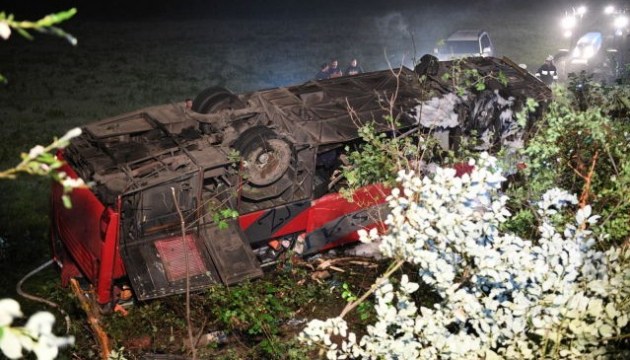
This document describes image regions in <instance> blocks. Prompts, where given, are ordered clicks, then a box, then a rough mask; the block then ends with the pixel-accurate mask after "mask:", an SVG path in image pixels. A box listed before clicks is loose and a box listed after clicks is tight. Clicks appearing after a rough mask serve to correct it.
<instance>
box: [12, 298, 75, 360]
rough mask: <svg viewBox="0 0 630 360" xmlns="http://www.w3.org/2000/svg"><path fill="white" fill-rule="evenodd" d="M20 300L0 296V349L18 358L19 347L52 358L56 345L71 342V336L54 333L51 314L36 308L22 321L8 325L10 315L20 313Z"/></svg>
mask: <svg viewBox="0 0 630 360" xmlns="http://www.w3.org/2000/svg"><path fill="white" fill-rule="evenodd" d="M21 316H22V311H21V310H20V304H19V303H18V302H17V301H15V300H13V299H2V300H0V350H1V351H2V353H3V354H4V355H5V356H6V357H8V358H9V359H19V358H21V357H22V355H23V354H22V351H23V350H26V351H32V352H33V353H34V354H35V355H36V356H37V358H38V359H39V360H46V359H54V358H56V357H57V354H58V352H59V348H60V347H63V346H66V345H73V344H74V337H73V336H69V337H57V336H55V335H54V334H53V333H52V326H53V324H54V322H55V317H54V316H53V314H51V313H49V312H45V311H40V312H37V313H35V314H33V315H32V316H31V317H30V318H29V319H28V321H27V322H26V325H24V326H22V327H12V326H11V323H12V322H13V319H14V318H17V317H21Z"/></svg>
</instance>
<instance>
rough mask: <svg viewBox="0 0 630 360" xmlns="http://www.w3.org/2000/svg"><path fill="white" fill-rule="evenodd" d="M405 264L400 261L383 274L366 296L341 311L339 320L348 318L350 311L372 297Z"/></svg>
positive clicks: (403, 261)
mask: <svg viewBox="0 0 630 360" xmlns="http://www.w3.org/2000/svg"><path fill="white" fill-rule="evenodd" d="M404 263H405V260H398V261H397V262H396V263H395V264H394V266H392V268H391V269H389V270H388V271H387V272H385V274H383V276H381V277H380V278H378V279H377V280H376V282H375V283H374V284H372V287H371V288H370V290H368V291H366V292H365V294H363V295H361V297H360V298H358V299H357V300H356V301H353V302H351V303H349V304H348V305H346V307H345V308H343V310H342V311H341V314H339V318H341V319H343V317H344V316H346V315H347V314H348V313H349V312H350V311H352V310H354V308H356V307H357V306H359V304H361V303H362V302H363V301H365V299H367V297H368V296H370V295H372V293H374V292H375V291H376V289H378V288H379V287H380V286H381V285H382V284H383V283H384V282H385V281H386V280H387V279H389V277H390V276H392V274H393V273H394V272H395V271H396V270H398V269H400V267H401V266H402V265H403V264H404Z"/></svg>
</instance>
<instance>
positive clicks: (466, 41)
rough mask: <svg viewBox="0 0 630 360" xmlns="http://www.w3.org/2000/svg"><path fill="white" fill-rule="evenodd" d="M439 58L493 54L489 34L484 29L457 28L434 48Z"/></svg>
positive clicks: (451, 58)
mask: <svg viewBox="0 0 630 360" xmlns="http://www.w3.org/2000/svg"><path fill="white" fill-rule="evenodd" d="M434 52H435V53H436V56H437V57H438V59H439V60H453V59H459V58H464V57H470V56H495V53H494V45H492V41H491V40H490V35H488V33H487V32H486V31H484V30H458V31H456V32H454V33H453V34H451V35H450V36H449V37H448V38H447V39H446V41H444V43H443V44H442V45H441V46H440V47H438V48H436V49H435V50H434Z"/></svg>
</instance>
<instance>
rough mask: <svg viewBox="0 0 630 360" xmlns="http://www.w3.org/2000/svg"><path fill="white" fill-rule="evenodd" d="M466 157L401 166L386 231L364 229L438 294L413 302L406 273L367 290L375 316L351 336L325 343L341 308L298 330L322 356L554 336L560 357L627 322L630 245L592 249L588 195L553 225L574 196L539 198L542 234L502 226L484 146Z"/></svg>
mask: <svg viewBox="0 0 630 360" xmlns="http://www.w3.org/2000/svg"><path fill="white" fill-rule="evenodd" d="M470 164H471V165H474V170H473V171H472V172H471V173H470V174H465V175H463V176H461V177H459V178H458V177H455V172H454V170H453V169H448V168H437V169H436V170H435V172H433V173H432V174H430V175H429V176H425V177H419V176H417V175H416V174H415V173H414V172H411V171H410V172H405V171H402V172H400V173H399V174H398V177H397V181H398V182H399V183H400V190H399V189H394V191H392V192H391V195H390V196H389V197H388V199H387V200H388V204H389V206H390V208H391V211H390V214H389V215H388V216H387V218H386V220H385V224H386V225H387V228H388V231H387V232H386V233H385V234H382V235H379V234H378V233H377V232H374V233H370V234H368V233H367V231H365V232H362V233H361V237H362V238H365V239H368V240H369V241H374V242H375V243H378V244H380V245H379V246H380V249H381V251H382V253H383V255H384V256H388V257H391V258H396V259H398V260H405V261H406V262H408V263H410V264H412V265H414V266H416V267H417V271H418V272H417V275H418V276H419V277H420V278H421V279H422V281H424V283H426V284H427V285H429V286H430V287H431V288H432V290H433V291H435V292H436V293H437V295H439V297H440V298H442V299H443V301H442V302H439V303H437V304H435V305H433V306H432V307H427V306H422V304H417V303H415V301H414V300H413V299H412V298H411V297H410V296H409V295H410V294H411V293H413V292H415V291H417V289H418V288H419V284H416V283H413V282H410V281H409V276H408V275H406V274H404V275H403V276H402V277H401V279H400V281H399V282H398V283H395V282H394V283H392V282H385V283H384V284H383V285H381V286H380V287H379V288H378V289H377V291H376V292H375V311H376V313H377V319H376V322H375V323H374V324H372V325H369V326H367V328H366V329H365V332H366V335H364V336H363V337H362V338H361V339H360V341H359V342H358V344H357V342H356V338H354V337H353V338H352V340H350V339H349V338H348V339H344V340H341V343H340V346H337V345H336V344H333V343H332V341H331V338H330V334H332V333H334V329H335V327H338V326H339V325H338V323H339V322H340V321H343V320H341V319H338V318H337V319H333V320H331V319H329V320H327V321H325V322H323V321H321V320H313V321H312V322H311V323H309V325H308V326H307V328H306V329H305V330H304V331H303V332H302V334H301V335H300V336H301V337H300V338H301V339H302V340H303V341H307V342H315V343H319V344H324V345H325V346H326V347H327V348H328V350H329V351H328V357H329V358H334V357H333V356H337V357H342V356H346V357H348V358H369V359H381V358H383V359H479V358H486V359H491V358H510V359H511V358H519V359H537V358H541V357H544V351H546V350H545V349H544V348H541V343H540V342H539V341H537V340H536V339H542V340H541V341H550V342H553V343H554V344H555V345H554V346H555V348H556V349H557V354H559V356H560V357H561V358H567V359H570V358H576V357H579V356H580V354H603V353H604V352H605V345H606V344H605V341H601V340H602V339H604V338H609V337H613V336H618V335H620V332H621V329H622V328H623V327H624V326H626V324H627V323H628V315H627V313H626V311H624V310H626V309H624V308H623V307H622V305H623V304H624V301H626V299H627V298H628V296H629V295H630V270H628V269H627V266H625V267H624V266H620V265H619V264H624V263H625V264H627V263H628V261H629V260H630V251H628V250H627V249H623V250H622V249H618V248H612V249H610V250H608V251H606V252H601V251H599V250H597V249H596V247H595V244H596V243H597V239H595V238H593V233H592V232H591V230H590V229H588V227H587V228H586V229H585V228H584V227H583V226H580V225H581V224H584V223H588V225H589V227H594V226H597V215H593V214H592V209H591V208H590V207H588V206H587V207H584V208H582V209H579V210H577V212H576V213H575V217H574V220H573V221H572V222H571V223H569V224H566V226H565V227H564V229H558V228H557V225H554V223H552V221H551V217H552V216H554V215H555V214H556V213H558V211H560V210H561V209H563V208H565V207H567V206H568V205H574V204H577V197H576V196H575V195H573V194H569V193H567V192H566V191H564V190H561V189H557V188H555V189H551V190H549V191H548V192H546V193H545V194H544V195H543V196H542V198H541V200H540V202H539V203H538V204H537V206H538V208H537V211H538V214H539V216H540V219H541V225H540V227H539V232H540V238H539V239H536V241H530V240H528V239H521V238H519V237H518V236H516V235H513V234H503V233H501V232H500V231H499V228H500V224H501V223H502V222H504V221H506V219H508V218H509V216H510V214H509V212H508V211H507V210H506V208H505V204H506V202H507V200H508V199H507V197H506V196H505V195H504V194H502V193H501V192H500V188H501V182H502V181H504V180H505V179H504V178H503V176H502V174H501V169H500V168H499V167H498V165H497V161H496V159H494V158H493V157H491V156H489V155H487V154H482V155H481V156H480V159H479V160H478V161H477V162H473V161H471V162H470ZM569 210H570V209H569ZM364 241H365V240H364ZM396 284H397V285H396ZM343 324H344V329H347V324H346V323H345V322H343ZM348 333H349V334H353V333H352V332H348ZM353 336H354V334H353ZM333 345H335V346H333Z"/></svg>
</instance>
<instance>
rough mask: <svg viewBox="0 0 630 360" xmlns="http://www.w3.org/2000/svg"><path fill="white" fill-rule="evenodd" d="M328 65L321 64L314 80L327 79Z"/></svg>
mask: <svg viewBox="0 0 630 360" xmlns="http://www.w3.org/2000/svg"><path fill="white" fill-rule="evenodd" d="M328 75H329V74H328V63H323V64H322V66H320V68H319V72H318V73H317V75H315V80H324V79H328Z"/></svg>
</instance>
